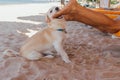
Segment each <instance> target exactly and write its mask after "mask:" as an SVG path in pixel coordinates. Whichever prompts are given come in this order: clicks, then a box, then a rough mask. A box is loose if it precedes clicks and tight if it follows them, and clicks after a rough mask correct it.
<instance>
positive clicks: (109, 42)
mask: <svg viewBox="0 0 120 80" xmlns="http://www.w3.org/2000/svg"><path fill="white" fill-rule="evenodd" d="M56 5H57V6H58V5H60V3H59V2H52V3H43V4H42V3H41V4H40V3H39V4H38V3H34V4H32V3H30V4H14V5H0V80H120V57H119V53H118V52H115V51H114V50H112V49H111V48H114V47H116V45H118V44H120V39H119V38H115V39H113V38H111V35H107V34H104V33H102V32H100V31H98V30H97V29H95V28H91V27H89V26H88V25H85V24H83V23H80V22H76V21H68V22H67V26H66V31H67V34H66V35H67V38H66V39H65V42H64V49H65V51H66V52H67V54H68V55H69V57H70V60H71V63H69V64H67V63H65V62H63V61H62V59H61V58H60V56H57V57H55V58H51V59H48V58H45V59H41V60H38V61H29V60H26V59H25V58H23V57H21V56H14V57H2V56H3V53H4V51H5V50H7V49H12V50H15V51H17V52H19V50H20V47H21V46H22V45H23V44H24V42H25V40H26V39H27V38H29V37H30V36H32V35H33V34H34V33H36V32H37V31H39V30H41V29H43V28H44V27H47V24H46V22H45V13H46V12H47V11H48V9H49V8H50V7H52V6H56ZM114 45H115V46H114ZM113 53H114V54H113Z"/></svg>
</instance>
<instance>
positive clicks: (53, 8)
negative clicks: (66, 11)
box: [46, 6, 62, 23]
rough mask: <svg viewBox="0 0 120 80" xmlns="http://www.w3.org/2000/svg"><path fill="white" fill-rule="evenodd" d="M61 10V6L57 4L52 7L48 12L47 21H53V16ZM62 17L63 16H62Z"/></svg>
mask: <svg viewBox="0 0 120 80" xmlns="http://www.w3.org/2000/svg"><path fill="white" fill-rule="evenodd" d="M59 10H60V8H59V7H57V6H54V7H52V8H50V9H49V10H48V12H47V14H46V22H47V23H49V22H51V20H52V19H53V18H52V16H53V15H54V14H55V13H56V12H58V11H59ZM61 18H62V17H61Z"/></svg>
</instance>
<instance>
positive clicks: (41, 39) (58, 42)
mask: <svg viewBox="0 0 120 80" xmlns="http://www.w3.org/2000/svg"><path fill="white" fill-rule="evenodd" d="M58 10H59V8H58V7H52V8H51V9H50V10H49V11H48V12H47V15H46V19H47V22H48V27H46V28H44V29H43V30H41V31H39V32H37V33H36V34H35V35H33V36H32V37H30V38H29V39H28V40H27V41H26V43H25V44H24V45H23V46H22V47H21V49H20V55H21V56H23V57H25V58H27V59H28V60H39V59H41V58H42V57H43V53H48V54H52V53H51V52H50V51H51V48H52V47H54V48H55V50H56V51H57V53H58V55H60V56H61V57H62V59H63V60H64V61H65V62H66V63H69V62H70V60H69V57H68V55H67V53H66V52H65V51H64V49H63V40H64V38H65V32H63V31H57V29H65V26H66V23H65V20H64V19H63V18H62V19H53V18H52V16H53V15H54V14H55V13H56V12H57V11H58Z"/></svg>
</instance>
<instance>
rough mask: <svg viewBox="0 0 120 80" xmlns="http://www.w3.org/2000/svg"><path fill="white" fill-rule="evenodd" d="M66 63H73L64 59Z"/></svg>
mask: <svg viewBox="0 0 120 80" xmlns="http://www.w3.org/2000/svg"><path fill="white" fill-rule="evenodd" d="M63 60H64V61H65V63H71V61H70V60H69V59H63Z"/></svg>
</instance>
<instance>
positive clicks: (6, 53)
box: [3, 49, 20, 57]
mask: <svg viewBox="0 0 120 80" xmlns="http://www.w3.org/2000/svg"><path fill="white" fill-rule="evenodd" d="M19 55H20V54H19V53H18V52H17V51H14V50H12V49H6V50H5V51H4V52H3V56H8V57H15V56H19Z"/></svg>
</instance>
